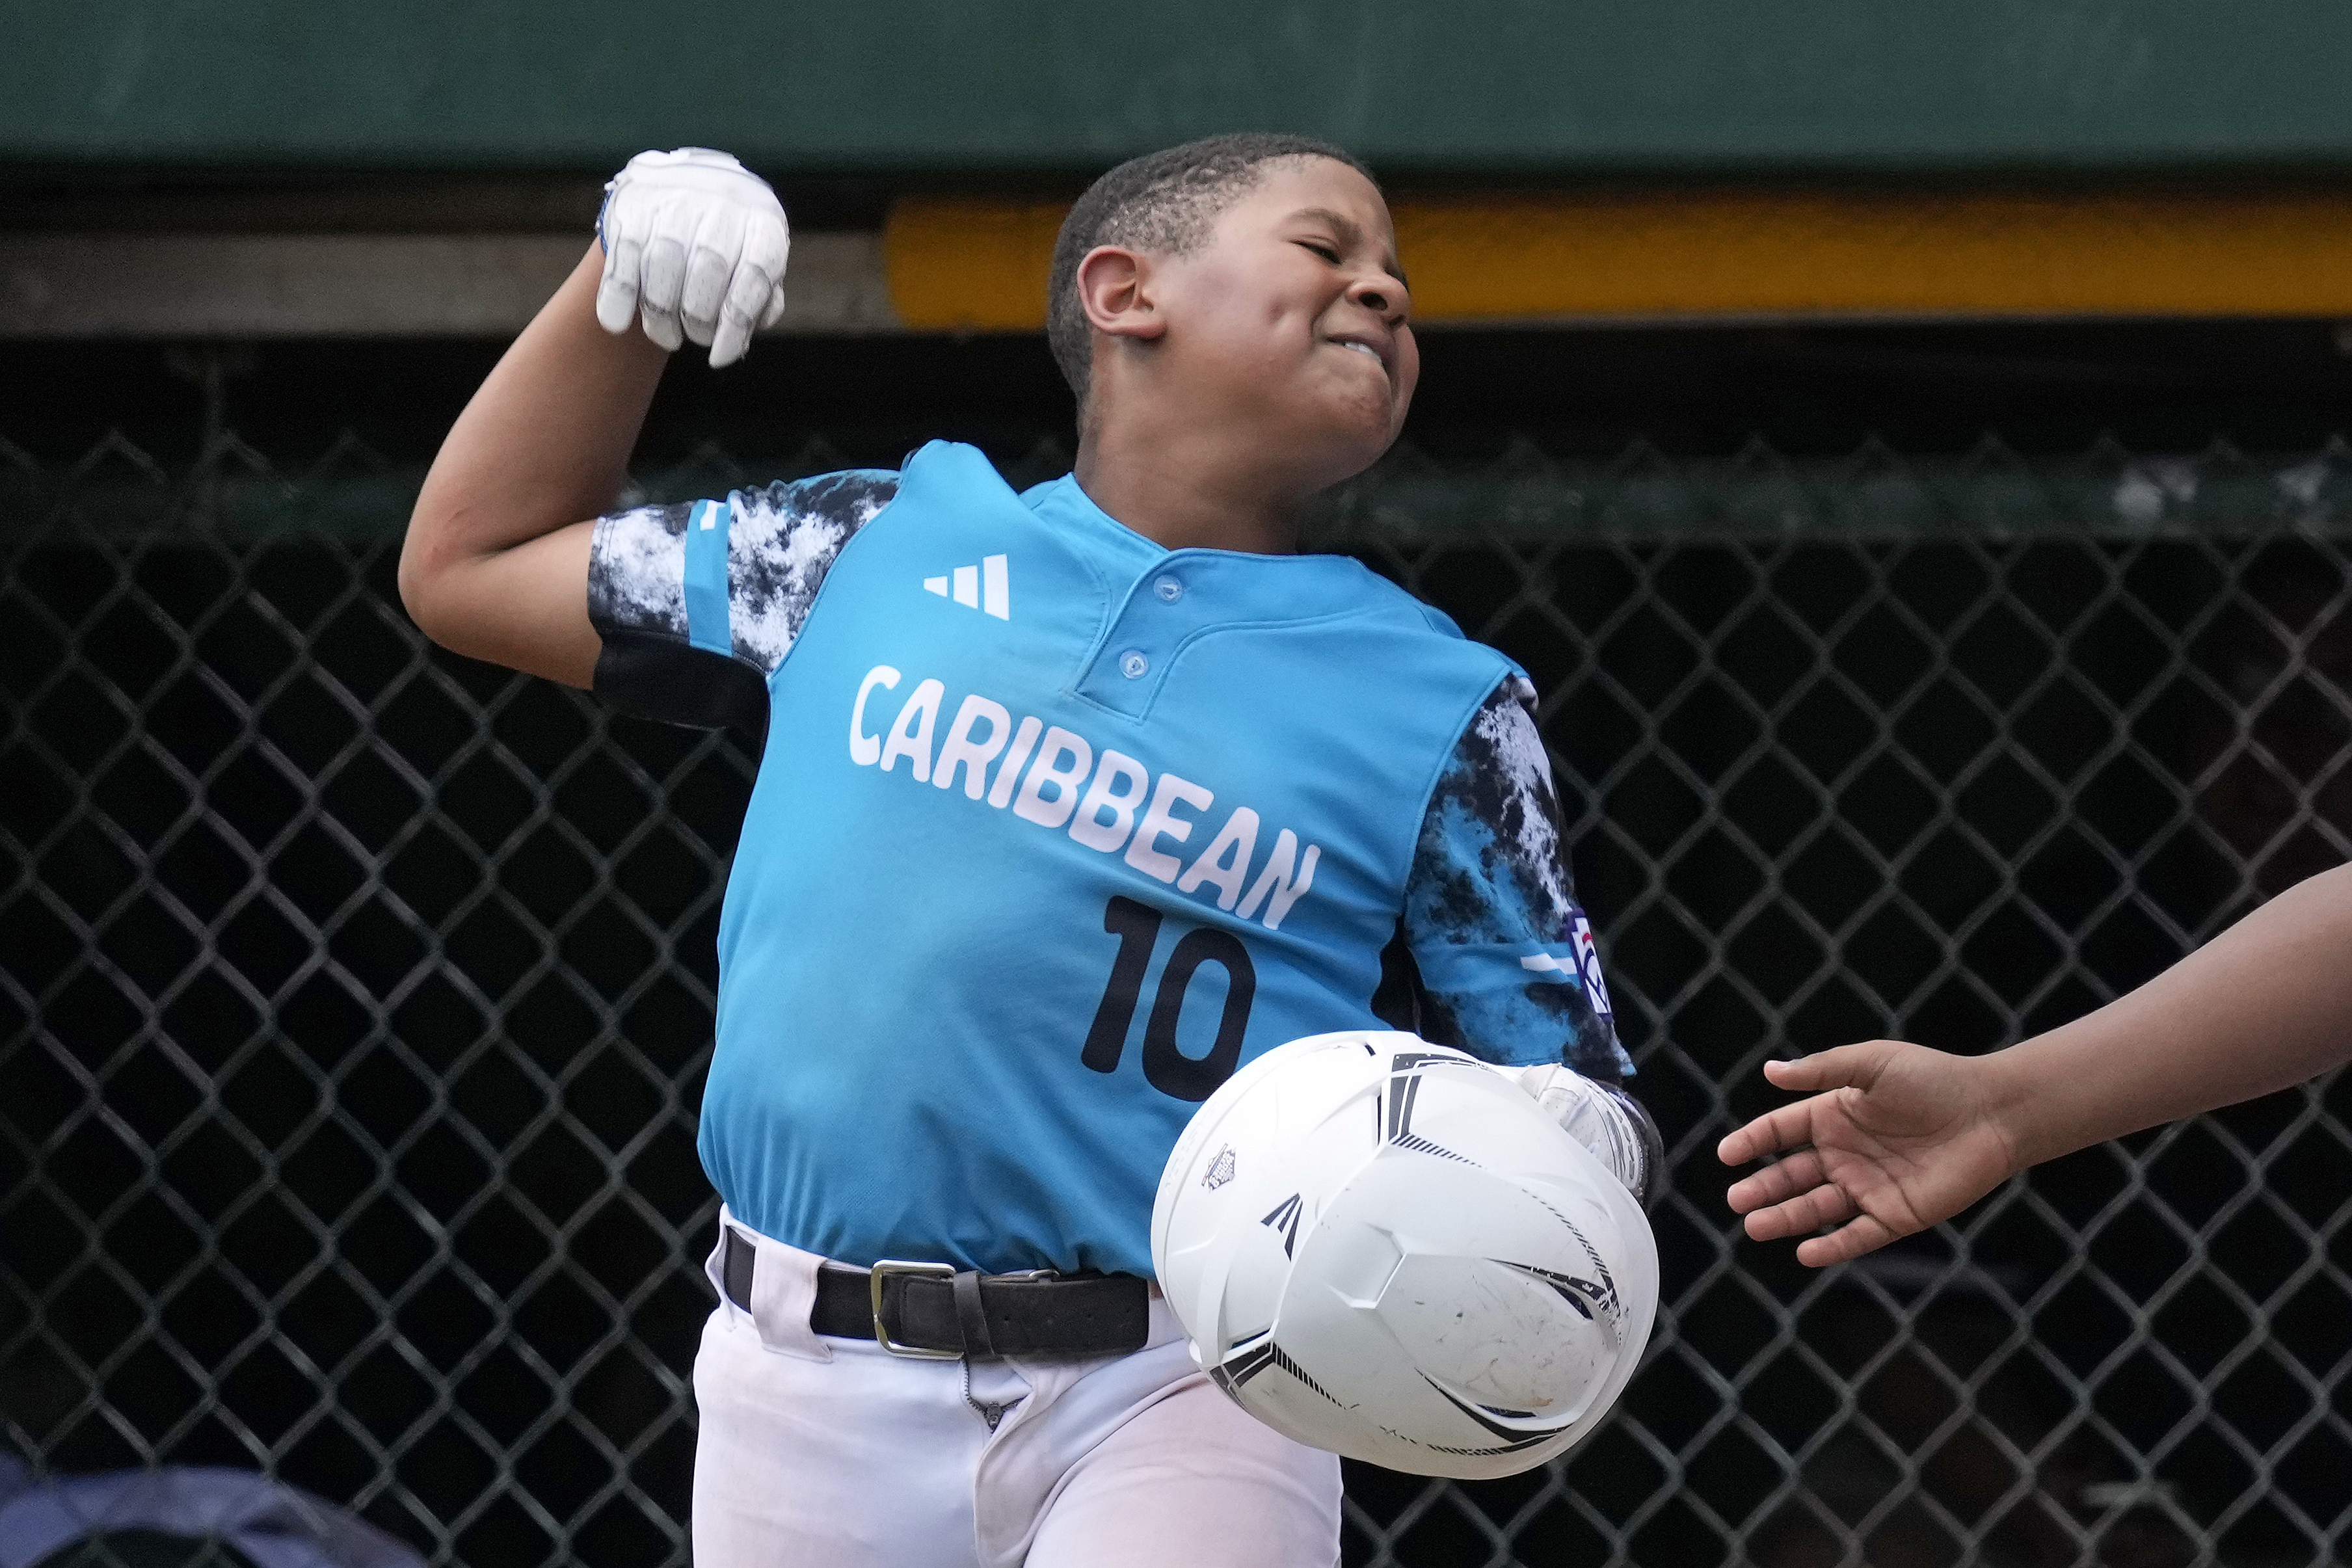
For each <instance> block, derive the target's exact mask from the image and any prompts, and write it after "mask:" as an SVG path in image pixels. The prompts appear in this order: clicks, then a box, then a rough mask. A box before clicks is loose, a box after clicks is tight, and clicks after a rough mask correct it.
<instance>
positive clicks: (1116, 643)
mask: <svg viewBox="0 0 2352 1568" xmlns="http://www.w3.org/2000/svg"><path fill="white" fill-rule="evenodd" d="M721 538H722V541H723V538H724V536H723V533H722V535H721ZM718 549H719V555H718V558H717V559H719V563H720V564H719V573H720V580H719V593H720V595H721V596H722V598H723V596H724V594H725V592H726V583H725V578H724V573H725V570H726V568H725V559H726V556H725V546H724V544H723V542H722V543H721V544H720V545H719V547H718ZM692 550H693V546H692V542H691V535H690V534H689V542H688V565H687V569H686V571H687V578H686V584H685V592H686V595H687V598H688V609H689V610H691V608H692V600H693V596H694V593H695V570H696V569H695V566H694V556H693V553H692ZM722 624H723V622H722ZM1512 674H1513V666H1512V665H1511V664H1509V662H1508V661H1507V660H1506V659H1504V658H1503V656H1502V655H1500V654H1499V653H1496V652H1494V651H1493V650H1491V649H1488V648H1486V647H1483V646H1481V645H1479V644H1476V643H1470V642H1468V641H1466V640H1465V639H1464V638H1463V637H1462V636H1461V634H1460V633H1459V632H1457V631H1456V630H1455V629H1454V626H1453V624H1452V623H1451V622H1449V621H1447V620H1446V619H1445V618H1444V616H1443V615H1441V614H1439V613H1438V612H1434V611H1433V610H1430V609H1428V608H1426V607H1424V606H1423V605H1421V604H1420V603H1418V602H1417V601H1413V600H1412V599H1411V598H1410V597H1409V596H1407V595H1406V594H1404V593H1403V592H1402V591H1400V590H1398V589H1396V588H1394V587H1393V586H1391V584H1389V583H1387V582H1385V581H1383V580H1381V579H1380V578H1379V577H1377V576H1375V575H1374V574H1373V573H1371V572H1370V571H1369V570H1366V569H1365V568H1364V567H1362V566H1360V564H1358V563H1356V562H1355V561H1352V560H1349V559H1345V558H1342V557H1334V556H1318V555H1297V556H1264V555H1248V554H1239V553H1233V552H1226V551H1219V550H1206V549H1185V550H1175V551H1171V550H1168V549H1162V548H1161V547H1160V546H1159V545H1157V544H1155V543H1153V542H1152V541H1150V539H1147V538H1143V537H1142V536H1141V535H1139V534H1137V533H1135V532H1133V531H1132V530H1130V529H1129V528H1125V527H1123V526H1122V525H1120V524H1119V523H1118V522H1117V521H1115V520H1114V519H1112V518H1111V517H1108V515H1107V514H1105V513H1104V512H1103V511H1102V510H1101V509H1100V508H1099V507H1096V506H1095V505H1094V503H1093V502H1092V501H1091V500H1089V499H1088V498H1087V497H1086V495H1085V494H1084V492H1083V491H1082V490H1080V489H1079V487H1078V486H1077V485H1076V482H1075V480H1073V479H1069V478H1065V479H1061V480H1057V481H1055V482H1053V483H1050V484H1046V485H1042V486H1037V487H1035V488H1034V489H1032V490H1030V491H1028V492H1026V493H1024V494H1019V495H1016V494H1015V493H1014V492H1013V490H1012V489H1011V488H1010V487H1009V486H1006V485H1005V484H1004V483H1003V480H1002V479H1001V478H999V477H998V476H997V474H996V472H995V470H994V469H993V468H992V467H991V466H990V465H989V464H988V462H987V460H986V459H985V458H984V457H982V455H980V454H979V453H978V452H976V451H973V450H972V449H971V448H969V447H963V446H956V445H950V444H945V443H936V442H935V443H933V444H930V445H928V446H926V447H924V448H923V449H922V450H921V451H919V452H918V453H917V454H916V455H914V456H913V457H911V458H910V459H908V463H907V465H906V467H905V469H904V471H903V473H902V475H901V476H900V478H899V481H898V487H897V491H896V494H895V497H893V498H891V499H890V500H889V501H888V503H887V506H885V507H883V508H882V510H881V511H880V512H879V514H878V515H877V516H875V517H873V519H872V520H871V521H870V522H868V523H866V525H865V526H864V527H863V528H861V529H859V530H858V531H857V532H856V536H855V537H854V538H849V539H848V541H847V542H846V544H845V545H844V546H842V547H841V549H840V550H839V553H838V556H837V557H836V558H835V559H834V560H833V561H832V563H831V566H830V569H829V570H826V571H825V572H824V577H823V580H822V583H821V584H820V585H819V586H817V587H816V589H815V592H814V603H813V604H811V605H809V606H807V607H806V610H805V621H804V622H803V624H802V625H801V626H800V629H799V634H798V636H797V638H796V639H794V640H793V642H792V643H791V644H790V648H789V652H788V653H785V654H784V656H783V657H782V661H781V663H780V664H777V665H776V667H775V669H774V671H773V674H772V675H771V676H770V677H769V680H768V694H767V695H768V701H769V714H770V716H769V722H768V726H767V738H766V742H765V748H764V754H763V756H762V758H761V767H760V771H759V778H758V781H757V783H756V784H755V786H754V788H753V790H752V794H751V803H750V806H749V808H748V811H747V815H746V819H745V822H744V827H743V832H742V836H741V840H740V845H739V847H738V850H737V852H736V860H735V865H734V870H733V873H732V874H731V876H730V881H729V883H728V890H727V897H726V904H725V910H724V914H723V915H722V918H721V921H720V925H719V967H720V988H719V1019H718V1050H717V1054H716V1057H715V1059H714V1060H713V1062H712V1065H711V1070H710V1076H709V1086H708V1088H707V1090H706V1092H705V1096H704V1103H703V1112H702V1124H701V1134H700V1147H701V1153H702V1156H703V1160H704V1163H705V1165H706V1166H708V1168H709V1172H710V1175H711V1176H712V1178H713V1180H714V1182H715V1183H716V1185H717V1186H718V1188H719V1193H720V1194H721V1196H722V1197H725V1198H726V1200H727V1202H728V1204H729V1206H730V1208H731V1209H732V1210H733V1211H734V1212H735V1213H736V1214H737V1215H738V1216H740V1218H742V1219H743V1221H744V1222H745V1223H746V1224H748V1225H751V1226H752V1227H753V1228H756V1229H758V1230H760V1231H762V1232H764V1233H765V1234H767V1235H770V1236H772V1237H775V1238H777V1239H780V1240H783V1241H786V1242H789V1243H791V1244H793V1245H794V1246H797V1247H802V1248H805V1249H810V1250H812V1251H816V1252H821V1253H824V1254H825V1255H827V1256H829V1257H833V1258H836V1259H839V1260H843V1261H845V1262H849V1263H855V1264H867V1263H871V1262H872V1261H874V1260H876V1259H878V1258H885V1257H890V1258H908V1259H916V1260H929V1261H939V1262H948V1263H952V1264H954V1265H956V1266H957V1267H959V1268H977V1269H981V1270H989V1271H1004V1270H1018V1269H1028V1268H1055V1269H1061V1270H1079V1269H1101V1270H1123V1271H1128V1272H1134V1273H1146V1274H1148V1273H1149V1272H1150V1256H1149V1249H1148V1246H1147V1242H1146V1229H1147V1227H1148V1223H1149V1218H1150V1207H1151V1200H1152V1194H1153V1191H1154V1188H1155V1186H1156V1185H1157V1183H1158V1180H1159V1176H1160V1167H1161V1166H1162V1164H1163V1163H1164V1162H1165V1160H1166V1157H1167V1155H1168V1152H1169V1150H1170V1148H1171V1146H1172V1145H1173V1144H1174V1142H1175V1140H1176V1137H1177V1134H1178V1133H1179V1132H1180V1131H1181V1129H1182V1127H1183V1125H1184V1123H1185V1121H1186V1120H1187V1118H1188V1117H1189V1116H1190V1115H1191V1113H1192V1110H1193V1108H1194V1107H1195V1106H1196V1105H1197V1103H1199V1102H1200V1101H1201V1100H1202V1099H1204V1098H1205V1097H1206V1096H1207V1095H1208V1093H1209V1092H1210V1091H1211V1090H1213V1088H1214V1087H1215V1086H1216V1085H1217V1084H1218V1083H1219V1082H1223V1079H1224V1078H1225V1077H1226V1076H1228V1075H1229V1074H1230V1073H1231V1072H1232V1071H1234V1069H1235V1068H1236V1067H1237V1066H1239V1065H1240V1064H1241V1063H1243V1062H1244V1061H1248V1060H1250V1059H1251V1058H1252V1057H1254V1056H1255V1055H1256V1054H1257V1053H1259V1052H1261V1051H1265V1050H1267V1049H1268V1048H1270V1047H1272V1046H1275V1045H1277V1044H1279V1043H1281V1042H1283V1041H1285V1040H1291V1039H1295V1038H1297V1037H1298V1036H1301V1035H1307V1034H1315V1033H1318V1032H1321V1031H1324V1030H1335V1029H1345V1028H1354V1027H1382V1026H1381V1023H1380V1020H1379V1019H1377V1018H1376V1017H1375V1015H1374V1014H1373V1012H1372V1010H1371V1006H1370V1000H1371V998H1372V995H1373V992H1374V990H1375V988H1377V987H1378V985H1379V984H1380V981H1381V951H1382V949H1383V947H1384V946H1386V945H1387V944H1388V943H1389V941H1390V938H1391V936H1392V935H1394V933H1395V932H1396V930H1397V926H1398V921H1399V916H1400V912H1401V910H1402V908H1403V905H1404V904H1405V900H1406V883H1407V879H1408V875H1409V873H1410V870H1411V867H1412V862H1413V858H1414V852H1415V847H1416V840H1417V838H1418V836H1419V835H1420V833H1421V831H1422V828H1423V811H1424V807H1425V806H1426V805H1427V804H1428V802H1429V801H1430V800H1431V799H1432V792H1433V788H1434V787H1435V786H1436V784H1437V782H1438V780H1439V779H1440V777H1441V775H1442V774H1443V772H1444V769H1445V768H1446V766H1447V764H1448V761H1449V759H1450V758H1452V757H1453V755H1454V749H1455V747H1456V742H1457V740H1458V739H1459V737H1462V735H1463V734H1464V732H1465V727H1466V726H1468V725H1469V724H1470V723H1471V721H1472V720H1473V718H1474V717H1475V716H1476V715H1477V714H1478V713H1479V710H1480V708H1481V705H1482V703H1484V702H1485V701H1486V699H1487V698H1488V697H1489V695H1490V694H1492V693H1494V692H1496V689H1497V687H1498V685H1501V684H1502V683H1504V682H1506V681H1507V679H1508V678H1509V677H1510V676H1511V675H1512ZM600 683H601V676H600ZM1578 925H1579V927H1580V928H1581V927H1582V922H1581V919H1580V918H1579V920H1578ZM1582 943H1583V946H1585V947H1586V948H1589V946H1590V936H1589V933H1586V934H1584V936H1582ZM1519 951H1520V952H1525V951H1529V949H1525V948H1522V949H1520V950H1519ZM1471 957H1472V956H1471V955H1467V954H1465V955H1458V956H1456V961H1459V962H1464V963H1467V962H1469V961H1470V959H1471ZM1500 961H1501V963H1502V965H1503V967H1504V968H1505V969H1506V970H1508V969H1509V968H1510V967H1511V965H1513V964H1514V963H1525V964H1527V965H1528V967H1529V968H1533V967H1536V964H1537V963H1538V962H1540V961H1544V960H1542V959H1541V957H1540V955H1539V956H1538V958H1537V959H1528V958H1524V957H1518V956H1512V955H1503V956H1501V958H1500ZM1556 961H1557V967H1559V968H1560V969H1561V970H1562V971H1563V973H1569V972H1570V968H1571V967H1572V966H1573V965H1575V964H1576V963H1578V962H1579V961H1580V958H1579V954H1578V951H1577V949H1576V947H1575V946H1571V945H1563V946H1559V948H1558V949H1557V960H1556ZM1570 977H1571V978H1572V974H1571V976H1570ZM1594 983H1595V985H1596V986H1597V969H1596V970H1595V971H1594ZM1575 989H1576V988H1575V987H1573V986H1571V987H1570V990H1571V991H1573V990H1575ZM1601 1005H1602V1006H1603V1007H1604V1008H1605V1003H1603V1004H1601ZM1602 1017H1603V1019H1604V1020H1605V1012H1604V1013H1603V1014H1602ZM1612 1050H1613V1040H1612Z"/></svg>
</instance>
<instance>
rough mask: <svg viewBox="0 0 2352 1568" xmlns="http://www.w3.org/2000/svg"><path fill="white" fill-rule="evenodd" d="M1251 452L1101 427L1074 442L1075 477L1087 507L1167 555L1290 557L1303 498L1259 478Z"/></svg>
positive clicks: (1241, 443)
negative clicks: (1218, 552)
mask: <svg viewBox="0 0 2352 1568" xmlns="http://www.w3.org/2000/svg"><path fill="white" fill-rule="evenodd" d="M1253 444H1254V443H1251V442H1250V441H1248V440H1247V439H1246V438H1244V439H1240V440H1236V439H1233V438H1232V437H1228V436H1222V435H1220V434H1215V433H1211V432H1204V431H1202V430H1199V429H1197V428H1196V429H1186V428H1183V427H1181V426H1179V427H1177V428H1174V429H1162V430H1160V431H1158V432H1155V433H1152V434H1150V435H1149V436H1147V435H1145V434H1143V433H1142V432H1140V431H1139V430H1136V429H1135V428H1133V427H1131V426H1123V425H1121V424H1119V423H1117V422H1111V421H1104V422H1102V423H1097V424H1095V425H1093V426H1091V427H1090V428H1088V429H1087V432H1086V434H1084V435H1083V436H1081V437H1080V438H1079V441H1078V460H1077V463H1076V467H1075V469H1074V472H1075V473H1076V477H1077V481H1078V487H1079V488H1080V489H1082V490H1084V491H1085V492H1086V493H1087V499H1089V500H1091V501H1093V502H1094V504H1095V505H1096V506H1097V507H1101V508H1102V509H1103V510H1104V511H1106V512H1108V513H1109V514H1110V515H1111V516H1112V517H1116V518H1118V520H1119V521H1120V522H1121V523H1123V524H1125V525H1126V526H1127V527H1129V528H1133V529H1134V530H1135V531H1136V532H1137V533H1139V534H1141V535H1142V536H1143V537H1144V538H1148V539H1150V540H1151V541H1152V542H1153V543H1155V544H1158V545H1160V546H1163V547H1165V548H1166V549H1224V550H1244V551H1248V552H1250V553H1253V554H1257V555H1289V554H1292V553H1294V552H1295V551H1296V550H1297V549H1298V513H1299V509H1300V508H1301V507H1303V506H1304V505H1305V503H1306V501H1307V495H1311V494H1312V493H1313V492H1311V491H1309V492H1307V495H1297V494H1293V493H1292V492H1293V490H1294V488H1295V487H1296V485H1297V481H1296V479H1295V478H1291V477H1290V476H1285V475H1283V474H1281V473H1279V472H1268V471H1266V468H1265V462H1264V455H1263V451H1262V447H1261V450H1260V451H1259V452H1258V453H1256V454H1252V453H1251V451H1250V448H1251V446H1252V445H1253ZM1253 455H1255V456H1257V458H1258V461H1256V462H1252V461H1251V460H1250V459H1251V457H1252V456H1253Z"/></svg>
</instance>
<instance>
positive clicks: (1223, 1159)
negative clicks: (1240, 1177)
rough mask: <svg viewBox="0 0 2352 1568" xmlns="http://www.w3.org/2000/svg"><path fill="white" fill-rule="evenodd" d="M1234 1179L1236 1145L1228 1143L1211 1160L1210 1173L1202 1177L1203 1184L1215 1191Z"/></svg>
mask: <svg viewBox="0 0 2352 1568" xmlns="http://www.w3.org/2000/svg"><path fill="white" fill-rule="evenodd" d="M1233 1179H1234V1146H1233V1145H1231V1144H1227V1145H1225V1146H1224V1147H1223V1148H1222V1149H1219V1150H1218V1151H1217V1157H1216V1158H1215V1159H1213V1160H1211V1161H1210V1162H1209V1174H1208V1175H1206V1176H1202V1178H1201V1185H1202V1186H1205V1187H1207V1188H1209V1189H1210V1190H1212V1191H1214V1190H1215V1189H1216V1188H1218V1187H1221V1186H1224V1185H1225V1184H1226V1183H1227V1182H1229V1181H1231V1180H1233Z"/></svg>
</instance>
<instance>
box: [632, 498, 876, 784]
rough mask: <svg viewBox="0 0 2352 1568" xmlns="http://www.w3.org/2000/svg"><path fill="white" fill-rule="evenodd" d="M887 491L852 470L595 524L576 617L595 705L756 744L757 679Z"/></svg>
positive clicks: (763, 717) (770, 667)
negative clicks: (593, 655) (585, 632)
mask: <svg viewBox="0 0 2352 1568" xmlns="http://www.w3.org/2000/svg"><path fill="white" fill-rule="evenodd" d="M897 494H898V475H896V474H894V473H889V472H887V471H882V470H876V469H853V470H849V471H847V472H844V473H839V474H824V475H820V476H817V477H815V478H813V479H796V480H792V481H779V482H777V483H775V484H772V485H769V486H764V487H762V488H760V489H756V490H737V491H734V492H733V493H731V494H730V495H728V496H726V497H722V498H719V499H716V500H708V501H685V502H679V503H677V504H675V505H670V506H653V507H632V508H630V509H628V510H626V511H621V512H614V513H613V514H611V515H610V516H608V517H600V518H598V519H597V521H596V533H595V538H594V542H593V544H592V545H591V546H590V549H589V557H588V619H589V622H590V623H591V624H593V626H594V627H595V628H596V632H597V635H598V636H599V637H601V638H602V639H603V640H604V650H603V652H602V653H601V654H600V655H599V656H598V658H597V661H596V675H595V690H596V692H597V695H600V696H603V697H604V698H606V699H607V700H608V701H610V702H612V703H613V704H614V706H618V707H621V708H623V709H625V710H626V711H628V712H632V713H635V714H638V715H640V716H645V717H649V718H657V719H663V720H666V721H667V722H669V723H672V724H687V725H696V726H700V727H706V728H716V727H721V726H725V727H732V728H736V729H739V730H741V731H743V732H744V733H745V734H746V735H747V736H748V737H750V738H752V739H754V740H757V739H758V738H759V737H761V735H762V734H764V732H765V730H766V727H767V700H768V694H767V679H768V677H769V676H770V675H771V674H774V673H775V671H776V667H777V666H778V665H780V664H782V663H783V660H784V655H785V654H786V653H790V652H791V651H792V645H793V639H794V638H796V637H798V636H799V635H800V630H801V627H802V625H803V623H804V622H806V621H807V619H808V614H809V611H810V608H811V607H812V606H813V605H814V603H815V602H816V595H817V590H818V589H819V588H821V587H822V586H823V585H824V575H825V573H826V571H827V570H830V569H831V567H832V565H833V563H834V561H835V559H836V558H837V557H838V556H839V555H840V554H841V551H842V549H843V547H845V545H847V544H848V543H849V541H850V539H851V538H854V537H856V533H857V531H858V530H859V529H860V528H864V527H865V526H866V524H867V523H869V522H871V521H872V520H873V519H874V517H875V516H876V515H877V513H879V512H880V511H881V510H882V508H883V507H886V506H887V505H889V503H890V501H891V499H892V497H895V496H896V495H897Z"/></svg>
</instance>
